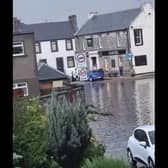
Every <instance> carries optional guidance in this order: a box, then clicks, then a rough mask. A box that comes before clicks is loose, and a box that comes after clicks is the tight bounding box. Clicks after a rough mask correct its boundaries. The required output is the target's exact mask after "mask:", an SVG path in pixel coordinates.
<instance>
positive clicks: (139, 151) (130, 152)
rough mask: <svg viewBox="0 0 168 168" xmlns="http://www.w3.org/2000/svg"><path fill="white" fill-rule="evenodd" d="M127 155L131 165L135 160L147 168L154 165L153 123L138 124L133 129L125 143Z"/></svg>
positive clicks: (133, 165) (134, 163)
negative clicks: (126, 143)
mask: <svg viewBox="0 0 168 168" xmlns="http://www.w3.org/2000/svg"><path fill="white" fill-rule="evenodd" d="M127 157H128V162H129V163H130V165H131V167H134V168H136V165H137V162H141V163H143V164H144V165H145V166H146V167H148V168H154V167H155V128H154V125H144V126H139V127H137V128H135V129H134V131H133V133H132V135H131V136H130V137H129V140H128V145H127Z"/></svg>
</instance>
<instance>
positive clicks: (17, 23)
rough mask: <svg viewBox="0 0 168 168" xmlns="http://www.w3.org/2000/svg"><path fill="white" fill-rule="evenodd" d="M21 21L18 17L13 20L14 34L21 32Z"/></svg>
mask: <svg viewBox="0 0 168 168" xmlns="http://www.w3.org/2000/svg"><path fill="white" fill-rule="evenodd" d="M20 31H21V29H20V20H19V19H18V18H17V17H14V18H13V32H15V33H17V32H20Z"/></svg>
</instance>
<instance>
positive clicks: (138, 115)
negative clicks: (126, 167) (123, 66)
mask: <svg viewBox="0 0 168 168" xmlns="http://www.w3.org/2000/svg"><path fill="white" fill-rule="evenodd" d="M85 92H86V102H87V104H93V105H94V106H95V107H96V109H97V111H99V112H101V113H103V112H104V113H111V114H112V116H108V117H103V116H97V117H96V119H97V121H96V122H91V123H90V125H91V127H92V129H93V133H94V134H95V136H96V138H97V140H98V141H100V142H101V143H104V144H105V145H106V155H113V157H120V158H125V157H126V151H125V148H126V145H127V140H128V137H129V135H130V134H131V133H132V130H133V129H134V128H135V127H137V126H138V125H143V124H151V123H154V79H153V78H150V79H142V80H132V79H130V80H129V79H115V80H107V81H97V82H90V83H87V84H85Z"/></svg>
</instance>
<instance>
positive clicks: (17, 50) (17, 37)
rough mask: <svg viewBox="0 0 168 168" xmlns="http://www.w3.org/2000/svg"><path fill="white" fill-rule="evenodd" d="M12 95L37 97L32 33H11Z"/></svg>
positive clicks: (37, 89)
mask: <svg viewBox="0 0 168 168" xmlns="http://www.w3.org/2000/svg"><path fill="white" fill-rule="evenodd" d="M13 94H14V96H38V95H39V83H38V78H37V65H36V57H35V47H34V33H30V32H14V33H13Z"/></svg>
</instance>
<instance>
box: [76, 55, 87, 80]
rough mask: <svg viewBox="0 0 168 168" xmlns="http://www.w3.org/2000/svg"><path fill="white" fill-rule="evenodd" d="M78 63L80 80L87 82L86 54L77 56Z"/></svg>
mask: <svg viewBox="0 0 168 168" xmlns="http://www.w3.org/2000/svg"><path fill="white" fill-rule="evenodd" d="M76 63H77V69H78V72H79V77H80V80H87V63H86V53H78V54H76Z"/></svg>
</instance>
